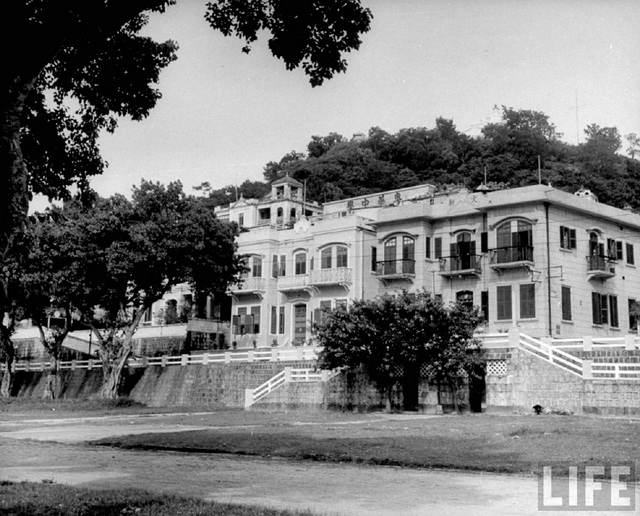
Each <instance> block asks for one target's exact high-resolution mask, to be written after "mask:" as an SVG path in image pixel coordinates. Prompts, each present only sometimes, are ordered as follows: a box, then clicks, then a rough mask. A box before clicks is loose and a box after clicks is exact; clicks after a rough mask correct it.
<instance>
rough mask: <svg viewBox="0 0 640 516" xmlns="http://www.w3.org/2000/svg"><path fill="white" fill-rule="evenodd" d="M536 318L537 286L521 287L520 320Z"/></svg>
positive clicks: (531, 284)
mask: <svg viewBox="0 0 640 516" xmlns="http://www.w3.org/2000/svg"><path fill="white" fill-rule="evenodd" d="M535 316H536V286H535V284H533V283H530V284H527V285H520V319H531V318H533V317H535Z"/></svg>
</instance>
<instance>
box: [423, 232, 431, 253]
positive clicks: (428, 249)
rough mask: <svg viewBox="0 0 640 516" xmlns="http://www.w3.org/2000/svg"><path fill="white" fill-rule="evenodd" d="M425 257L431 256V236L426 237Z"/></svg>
mask: <svg viewBox="0 0 640 516" xmlns="http://www.w3.org/2000/svg"><path fill="white" fill-rule="evenodd" d="M424 257H425V258H431V237H426V238H425V239H424Z"/></svg>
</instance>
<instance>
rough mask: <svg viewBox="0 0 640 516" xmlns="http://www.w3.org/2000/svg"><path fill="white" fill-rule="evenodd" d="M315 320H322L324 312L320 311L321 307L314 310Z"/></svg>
mask: <svg viewBox="0 0 640 516" xmlns="http://www.w3.org/2000/svg"><path fill="white" fill-rule="evenodd" d="M313 322H314V323H315V324H320V323H321V322H322V312H321V311H320V309H319V308H316V309H315V310H314V311H313Z"/></svg>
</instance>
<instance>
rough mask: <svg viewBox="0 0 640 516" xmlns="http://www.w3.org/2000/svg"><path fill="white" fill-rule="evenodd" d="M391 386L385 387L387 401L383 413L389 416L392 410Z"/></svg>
mask: <svg viewBox="0 0 640 516" xmlns="http://www.w3.org/2000/svg"><path fill="white" fill-rule="evenodd" d="M392 397H393V385H389V386H388V387H387V400H386V403H385V411H386V412H387V413H388V414H390V413H391V411H392V409H393V400H392Z"/></svg>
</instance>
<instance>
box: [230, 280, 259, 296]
mask: <svg viewBox="0 0 640 516" xmlns="http://www.w3.org/2000/svg"><path fill="white" fill-rule="evenodd" d="M229 292H230V293H231V294H232V295H234V296H238V295H255V296H258V297H262V296H263V294H264V293H265V292H266V279H265V278H253V277H251V278H242V280H241V283H240V284H238V285H231V286H230V287H229Z"/></svg>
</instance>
